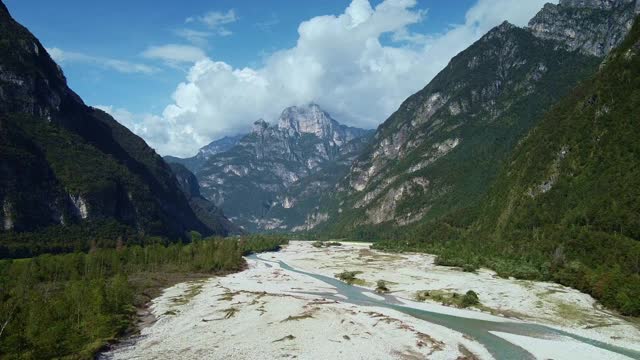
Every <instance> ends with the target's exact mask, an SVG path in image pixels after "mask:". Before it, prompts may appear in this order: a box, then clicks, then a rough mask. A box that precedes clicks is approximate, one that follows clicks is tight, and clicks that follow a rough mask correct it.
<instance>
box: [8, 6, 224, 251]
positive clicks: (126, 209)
mask: <svg viewBox="0 0 640 360" xmlns="http://www.w3.org/2000/svg"><path fill="white" fill-rule="evenodd" d="M0 226H1V229H2V230H3V231H2V232H0V238H2V241H1V245H0V252H2V253H5V252H8V253H9V255H11V254H12V253H13V254H15V253H16V252H18V253H20V252H22V253H23V255H29V251H26V250H25V249H31V250H33V251H35V252H39V251H42V250H55V251H64V250H69V249H72V248H78V247H80V248H82V247H85V246H88V242H90V241H92V242H94V243H100V242H110V241H115V239H116V238H117V237H120V239H121V240H122V241H128V240H132V241H133V238H140V237H141V236H147V235H160V236H166V237H171V238H182V237H184V234H185V232H187V231H189V230H196V231H199V232H201V233H203V234H212V233H214V230H213V229H210V228H209V227H208V226H207V225H205V224H204V223H203V222H202V221H200V220H199V219H198V217H197V216H196V215H195V214H194V213H193V211H192V210H191V208H190V206H189V203H188V201H187V199H186V198H185V196H184V194H183V193H182V191H181V190H180V188H179V186H178V184H177V182H176V179H175V178H174V176H173V173H172V172H171V169H170V168H169V166H168V165H167V164H165V162H164V161H163V160H162V158H161V157H160V156H158V155H157V154H156V153H155V151H154V150H153V149H151V148H150V147H149V146H147V144H146V143H145V142H144V141H143V140H142V139H141V138H139V137H138V136H136V135H134V134H133V133H131V132H130V131H129V130H128V129H127V128H125V127H124V126H122V125H120V124H119V123H117V122H116V121H115V120H114V119H113V118H112V117H111V116H109V115H107V114H106V113H104V112H102V111H100V110H97V109H94V108H91V107H89V106H86V105H85V104H84V103H83V102H82V100H81V99H80V98H79V97H78V95H76V94H75V93H74V92H73V91H72V90H71V89H69V88H68V87H67V83H66V79H65V77H64V75H63V74H62V71H61V69H60V68H59V67H58V66H57V65H56V64H55V62H53V60H52V59H51V57H50V56H49V54H48V53H47V51H46V50H45V48H44V47H43V46H42V44H40V42H39V41H38V40H37V39H36V38H35V37H34V36H33V35H32V34H31V33H30V32H29V31H28V30H27V29H26V28H24V27H22V26H21V25H20V24H18V23H17V22H15V21H14V20H13V19H12V18H11V16H10V14H9V12H8V10H7V8H6V7H5V6H4V4H2V3H0ZM52 226H54V227H55V228H52ZM45 228H46V229H47V230H46V231H47V234H46V236H35V237H30V236H29V235H28V234H27V233H28V232H32V231H36V230H37V231H40V230H42V229H45ZM56 229H57V230H56ZM76 230H77V231H76ZM80 233H82V236H76V235H78V234H80ZM74 234H76V235H74ZM34 242H35V243H34ZM36 243H37V244H36ZM25 251H26V252H25Z"/></svg>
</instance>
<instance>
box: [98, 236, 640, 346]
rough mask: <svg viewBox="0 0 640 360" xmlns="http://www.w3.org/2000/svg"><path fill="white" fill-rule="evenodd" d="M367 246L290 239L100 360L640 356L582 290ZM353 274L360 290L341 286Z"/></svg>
mask: <svg viewBox="0 0 640 360" xmlns="http://www.w3.org/2000/svg"><path fill="white" fill-rule="evenodd" d="M369 246H370V244H366V243H341V245H337V244H336V245H334V246H328V247H314V246H313V243H312V242H309V241H307V242H303V241H292V242H290V244H289V245H286V246H285V247H284V248H283V249H282V250H281V251H279V252H275V253H264V254H260V255H252V256H250V257H248V258H247V261H248V263H249V268H248V269H247V270H245V271H243V272H241V273H237V274H233V275H229V276H225V277H216V278H211V279H209V280H206V281H199V282H192V283H183V284H179V285H176V286H174V287H171V288H169V289H167V290H166V291H165V292H164V293H163V294H162V296H160V297H159V298H157V299H155V300H154V301H153V305H152V312H153V314H154V315H155V316H156V322H154V323H153V324H151V325H150V326H148V327H146V328H144V329H143V330H142V332H141V335H140V336H139V337H137V338H133V339H131V341H127V342H125V343H124V344H123V345H121V346H119V347H117V348H116V349H115V350H112V351H111V352H108V353H106V354H103V356H102V358H104V359H131V358H143V357H144V358H146V357H152V358H158V359H171V358H184V359H187V358H195V357H218V358H230V359H234V358H237V359H246V358H264V359H276V358H302V359H305V358H353V359H385V358H398V359H414V358H429V359H454V358H459V359H492V358H497V359H501V358H509V359H519V358H522V359H528V358H556V359H563V358H579V359H605V358H606V359H638V358H640V345H639V343H638V341H637V339H638V338H640V327H639V326H638V324H637V323H634V322H630V321H627V320H625V319H623V318H620V317H618V316H616V315H614V314H612V313H610V312H608V311H606V310H604V309H602V308H601V307H599V306H598V305H597V303H596V302H595V301H594V300H593V298H591V297H590V296H588V295H585V294H582V293H580V292H578V291H576V290H573V289H570V288H567V287H563V286H560V285H557V284H553V283H544V282H535V281H522V280H515V279H503V278H499V277H497V276H496V275H495V273H494V272H492V271H489V270H486V269H482V270H480V271H478V272H477V273H469V272H463V271H462V270H461V269H458V268H450V267H442V266H436V265H434V263H433V260H434V257H433V256H431V255H427V254H415V253H409V254H393V253H384V252H380V251H376V250H371V249H370V248H369ZM345 270H348V271H358V272H361V273H359V274H357V275H356V278H357V279H358V281H357V284H358V285H356V286H352V285H347V284H346V283H344V282H342V281H340V280H337V279H336V278H335V276H336V275H337V274H339V273H341V272H343V271H345ZM378 280H383V281H384V282H385V283H386V286H387V287H388V291H385V292H384V293H376V292H375V291H374V289H375V288H376V283H377V282H378ZM425 290H426V291H431V292H432V293H435V292H438V291H441V292H448V293H465V292H467V291H469V290H472V291H474V292H476V293H477V294H478V298H479V303H478V304H476V305H472V306H469V307H468V308H458V307H456V306H443V305H441V302H440V301H433V300H428V299H427V300H425V301H418V299H417V298H416V297H417V296H418V293H419V292H423V291H425ZM184 299H186V300H184Z"/></svg>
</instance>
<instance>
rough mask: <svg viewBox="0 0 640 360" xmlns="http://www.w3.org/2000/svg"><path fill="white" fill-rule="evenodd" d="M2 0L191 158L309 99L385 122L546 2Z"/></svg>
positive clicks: (357, 120) (154, 136)
mask: <svg viewBox="0 0 640 360" xmlns="http://www.w3.org/2000/svg"><path fill="white" fill-rule="evenodd" d="M4 1H5V4H6V5H7V7H8V8H9V10H10V11H11V13H12V15H13V16H14V18H15V19H16V20H18V21H19V22H20V23H22V24H23V25H25V26H27V27H28V28H29V29H30V30H31V31H32V32H33V33H34V34H35V35H36V36H37V37H38V38H39V39H40V41H41V42H42V43H43V44H44V46H45V47H47V48H48V49H50V53H51V54H52V55H53V56H54V58H55V59H56V60H58V62H59V63H61V66H62V67H63V69H64V72H65V74H66V76H67V78H68V81H69V84H70V85H71V87H72V88H73V89H74V90H75V91H76V92H77V93H78V94H80V96H82V98H83V99H84V100H85V102H86V103H87V104H89V105H94V106H98V105H99V106H102V107H103V108H104V109H105V110H108V111H109V112H111V113H112V115H114V116H115V117H116V118H117V119H118V120H120V121H121V122H123V123H124V124H125V125H127V126H128V127H130V128H131V129H132V130H133V131H135V132H136V133H138V134H139V135H141V136H143V137H144V138H145V139H146V140H147V141H148V142H149V143H150V144H151V145H152V146H154V147H155V148H156V149H158V150H159V151H160V152H161V153H165V154H166V153H171V154H177V155H185V156H186V155H189V154H192V153H194V152H195V151H196V150H197V148H198V147H199V146H202V145H205V144H206V143H208V142H209V141H211V140H212V139H214V138H216V137H219V136H223V135H229V134H232V133H237V132H242V131H246V129H247V128H248V126H249V124H250V123H251V122H253V121H254V120H255V119H256V118H258V117H264V118H265V119H266V120H268V121H273V120H274V118H275V117H277V114H278V113H279V112H280V111H281V110H282V108H283V107H284V106H288V105H295V104H300V103H304V102H307V101H316V102H319V103H320V105H321V106H323V107H324V108H326V109H327V110H328V111H330V112H331V113H332V114H333V115H334V117H336V119H338V120H339V121H341V122H344V123H348V124H351V125H356V126H362V127H369V128H372V127H375V126H376V125H377V124H379V123H381V122H382V121H384V120H385V118H386V117H387V116H388V115H389V114H390V113H391V112H392V111H393V110H395V108H397V106H398V105H399V104H400V103H401V101H402V100H403V99H404V98H406V97H407V96H408V95H410V94H411V93H413V92H415V91H416V90H418V89H420V88H421V87H423V86H425V85H426V84H427V82H428V81H429V80H430V79H431V78H432V77H433V76H434V75H435V74H436V73H437V71H439V70H440V69H441V68H442V67H443V66H444V65H446V63H447V62H448V60H449V59H450V58H451V57H452V56H453V55H455V54H456V53H457V52H459V51H460V50H462V49H464V48H465V47H467V46H468V45H470V43H472V42H473V41H475V40H476V39H477V38H478V37H479V36H481V35H482V34H483V33H484V32H486V31H487V30H488V29H490V28H491V27H492V26H495V25H497V24H499V23H500V22H501V21H502V20H510V21H512V22H515V23H518V25H524V23H526V20H527V19H528V18H529V17H531V16H532V15H533V14H535V12H536V11H537V9H538V8H540V7H541V6H542V4H543V2H544V1H540V0H531V1H527V2H526V5H525V4H523V3H522V2H521V0H492V1H489V0H455V1H451V0H448V1H442V0H386V1H382V0H375V1H370V2H367V1H366V0H354V1H338V0H323V1H297V0H270V1H257V0H256V1H248V0H245V1H231V0H219V1H183V2H177V1H150V0H134V1H132V0H128V1H120V0H111V1H86V0H84V1H80V0H60V1H45V0H4ZM324 15H333V16H332V17H323V16H324ZM303 23H304V24H307V25H306V26H305V29H306V30H305V31H304V32H303V34H299V33H298V28H299V26H300V25H301V24H303ZM341 55H344V56H341ZM363 99H365V100H366V101H365V100H363ZM372 103H373V104H375V106H372V105H371V104H372Z"/></svg>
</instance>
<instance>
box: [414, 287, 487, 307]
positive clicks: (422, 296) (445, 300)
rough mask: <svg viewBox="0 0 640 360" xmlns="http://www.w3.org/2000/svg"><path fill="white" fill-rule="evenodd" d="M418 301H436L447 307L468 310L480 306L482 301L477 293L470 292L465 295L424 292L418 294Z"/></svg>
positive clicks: (441, 291) (437, 291)
mask: <svg viewBox="0 0 640 360" xmlns="http://www.w3.org/2000/svg"><path fill="white" fill-rule="evenodd" d="M416 300H417V301H427V300H430V301H435V302H439V303H441V304H442V305H446V306H455V307H458V308H467V307H469V306H478V305H480V299H479V298H478V294H476V292H475V291H473V290H469V291H467V292H466V293H465V294H464V295H463V294H459V293H456V292H449V291H444V290H423V291H418V292H417V293H416Z"/></svg>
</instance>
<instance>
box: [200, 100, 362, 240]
mask: <svg viewBox="0 0 640 360" xmlns="http://www.w3.org/2000/svg"><path fill="white" fill-rule="evenodd" d="M370 133H371V131H368V130H363V129H358V128H353V127H348V126H345V125H342V124H340V123H338V122H337V121H336V120H334V119H333V118H331V116H330V115H329V114H328V113H327V112H325V111H323V110H322V109H321V108H320V106H318V105H317V104H307V105H305V106H293V107H289V108H287V109H285V110H284V111H283V112H282V114H281V115H280V118H279V119H278V123H277V124H276V125H269V124H268V123H267V122H266V121H264V120H262V119H261V120H258V121H256V122H255V123H254V125H253V130H252V131H251V133H250V134H248V135H246V136H245V137H243V138H242V139H241V140H240V141H239V142H238V143H237V144H236V145H235V146H234V147H232V148H231V149H229V150H227V151H226V152H223V153H218V154H215V155H213V156H211V157H210V158H209V159H208V160H207V161H206V162H205V163H204V164H203V165H202V166H201V168H200V169H199V170H198V171H196V176H197V177H198V179H199V182H200V185H201V191H202V194H203V195H204V196H205V197H206V198H208V199H210V200H212V201H213V202H214V203H215V204H216V205H218V206H219V207H222V208H223V209H224V212H225V213H226V214H228V215H229V216H230V217H231V219H232V220H234V222H236V223H237V224H238V225H241V226H243V227H244V228H245V229H247V230H274V229H281V230H285V229H289V228H290V227H291V226H292V224H290V223H289V220H288V218H287V217H286V216H285V215H283V216H284V217H276V216H271V215H270V214H269V213H270V211H271V210H272V209H274V208H277V207H287V204H286V196H284V194H285V192H286V191H287V189H289V188H290V187H291V186H292V185H294V184H296V183H297V182H299V181H300V180H301V179H304V178H306V177H308V176H310V175H312V174H315V173H318V172H321V171H323V170H324V169H326V168H329V167H332V166H334V165H336V164H343V165H342V166H343V168H344V167H346V166H347V165H346V164H347V163H348V160H346V159H347V158H348V157H349V156H353V154H354V153H356V152H357V151H359V150H360V149H361V148H362V145H363V139H365V138H366V137H367V136H368V135H369V134H370ZM345 161H346V163H345ZM290 213H291V214H292V215H293V212H290ZM293 216H294V217H295V215H293ZM303 223H304V221H303ZM295 225H300V224H295ZM295 225H293V226H295Z"/></svg>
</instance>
